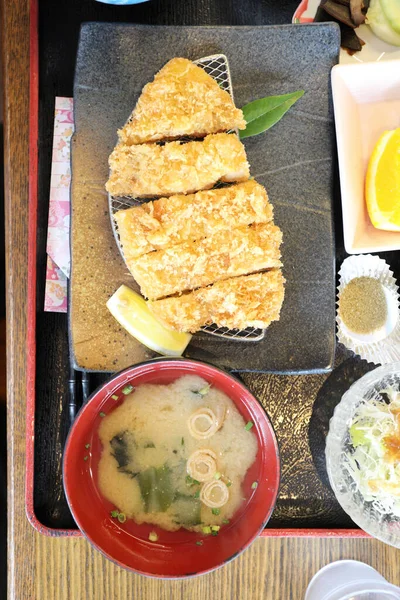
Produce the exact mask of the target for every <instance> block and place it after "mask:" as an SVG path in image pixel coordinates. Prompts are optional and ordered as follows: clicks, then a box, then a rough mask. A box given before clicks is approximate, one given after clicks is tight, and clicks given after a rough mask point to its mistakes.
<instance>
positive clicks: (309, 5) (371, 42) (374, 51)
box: [292, 0, 400, 64]
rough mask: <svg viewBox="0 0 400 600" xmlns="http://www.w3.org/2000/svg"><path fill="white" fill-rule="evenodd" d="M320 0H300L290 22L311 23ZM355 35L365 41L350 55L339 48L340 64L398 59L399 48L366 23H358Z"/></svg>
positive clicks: (399, 56) (399, 54)
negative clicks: (383, 39) (387, 41)
mask: <svg viewBox="0 0 400 600" xmlns="http://www.w3.org/2000/svg"><path fill="white" fill-rule="evenodd" d="M320 1H321V0H302V2H300V4H299V6H298V7H297V9H296V12H295V13H294V15H293V18H292V23H312V22H313V21H314V17H315V14H316V12H317V9H318V6H319V5H320ZM356 32H357V35H358V36H359V37H360V38H361V39H362V40H363V41H364V42H365V46H363V47H362V49H361V50H360V52H356V53H355V54H352V55H350V54H349V53H348V52H346V50H343V48H342V49H341V50H340V59H339V62H340V64H354V63H360V62H372V61H383V60H385V61H386V60H396V59H400V48H399V47H398V46H392V45H391V44H386V42H384V41H382V40H380V39H379V38H378V37H377V36H376V35H375V34H374V33H373V31H372V30H371V28H370V27H368V25H360V27H358V28H357V30H356Z"/></svg>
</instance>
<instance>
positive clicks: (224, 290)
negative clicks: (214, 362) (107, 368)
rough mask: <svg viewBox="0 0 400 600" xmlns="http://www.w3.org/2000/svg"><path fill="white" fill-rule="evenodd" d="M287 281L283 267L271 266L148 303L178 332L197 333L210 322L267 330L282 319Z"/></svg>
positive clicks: (239, 327) (223, 325)
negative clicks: (275, 267) (252, 273)
mask: <svg viewBox="0 0 400 600" xmlns="http://www.w3.org/2000/svg"><path fill="white" fill-rule="evenodd" d="M284 283H285V279H284V278H283V275H282V272H281V270H280V269H272V270H271V271H265V272H264V273H255V274H254V275H244V276H242V277H234V278H232V279H225V281H219V282H218V283H214V285H211V286H209V287H205V288H200V289H199V290H195V291H194V292H189V293H186V294H183V295H182V296H175V297H172V298H164V299H163V300H156V301H155V302H149V303H148V305H149V307H150V309H151V310H152V311H153V313H154V314H155V316H156V317H157V318H158V319H160V321H161V322H162V323H163V324H164V325H165V326H166V327H169V328H172V329H175V330H177V331H185V332H191V333H195V332H196V331H198V330H199V329H200V328H201V327H204V326H205V325H210V324H211V323H215V324H216V325H218V327H228V329H246V327H260V328H261V329H265V328H266V327H268V325H269V324H270V323H271V322H272V321H279V317H280V311H281V306H282V303H283V298H284V294H285V290H284Z"/></svg>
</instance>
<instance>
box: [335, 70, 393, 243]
mask: <svg viewBox="0 0 400 600" xmlns="http://www.w3.org/2000/svg"><path fill="white" fill-rule="evenodd" d="M332 92H333V104H334V111H335V125H336V139H337V149H338V157H339V171H340V189H341V196H342V212H343V232H344V245H345V248H346V251H347V252H348V253H349V254H357V253H365V252H383V251H387V250H399V249H400V233H399V232H393V231H382V230H380V229H375V227H374V226H373V225H372V223H371V221H370V218H369V216H368V212H367V207H366V204H365V195H364V185H365V174H366V171H367V166H368V161H369V158H370V156H371V154H372V151H373V149H374V147H375V144H376V142H377V141H378V139H379V137H380V135H381V134H382V133H383V132H384V131H385V130H389V129H396V128H397V127H400V60H396V61H387V62H383V63H379V64H378V63H376V62H370V63H363V64H360V63H354V64H350V65H349V64H346V65H343V64H341V65H336V66H335V67H333V69H332Z"/></svg>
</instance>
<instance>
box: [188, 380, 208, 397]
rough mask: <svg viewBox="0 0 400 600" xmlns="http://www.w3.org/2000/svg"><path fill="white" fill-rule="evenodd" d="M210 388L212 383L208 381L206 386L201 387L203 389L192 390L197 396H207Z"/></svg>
mask: <svg viewBox="0 0 400 600" xmlns="http://www.w3.org/2000/svg"><path fill="white" fill-rule="evenodd" d="M210 388H211V383H208V384H207V385H206V386H205V387H203V388H201V390H192V392H193V394H196V395H197V396H205V395H206V394H208V392H209V391H210Z"/></svg>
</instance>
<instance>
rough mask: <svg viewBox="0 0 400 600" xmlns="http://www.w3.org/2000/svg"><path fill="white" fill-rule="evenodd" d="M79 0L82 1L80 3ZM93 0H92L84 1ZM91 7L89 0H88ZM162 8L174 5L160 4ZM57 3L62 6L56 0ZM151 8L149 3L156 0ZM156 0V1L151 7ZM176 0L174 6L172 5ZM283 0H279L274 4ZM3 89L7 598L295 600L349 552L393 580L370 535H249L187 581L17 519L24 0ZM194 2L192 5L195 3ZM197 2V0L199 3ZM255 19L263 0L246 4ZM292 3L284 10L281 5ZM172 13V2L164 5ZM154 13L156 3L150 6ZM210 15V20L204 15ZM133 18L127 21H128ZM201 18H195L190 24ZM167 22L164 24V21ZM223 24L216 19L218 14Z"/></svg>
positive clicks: (12, 30) (237, 10) (209, 8)
mask: <svg viewBox="0 0 400 600" xmlns="http://www.w3.org/2000/svg"><path fill="white" fill-rule="evenodd" d="M85 1H86V0H82V2H85ZM90 1H92V0H90ZM88 3H89V0H87V2H86V4H88ZM164 3H165V4H169V6H170V8H171V7H173V5H174V3H173V2H170V3H168V0H165V2H164ZM56 4H59V5H60V6H61V8H63V7H64V9H67V8H68V2H67V1H66V2H62V1H61V0H60V1H58V2H57V3H56ZM154 4H157V2H156V0H154ZM158 4H163V2H161V3H158ZM177 4H178V2H177ZM184 4H185V6H189V5H190V7H191V11H190V10H189V8H187V10H186V12H183V13H182V15H181V14H179V15H178V12H177V16H176V18H175V20H171V22H175V23H179V22H186V23H190V22H191V21H190V15H191V14H193V11H194V10H198V12H199V15H200V14H201V15H204V22H205V23H208V22H220V20H219V19H218V18H217V17H216V16H215V15H217V14H219V13H218V10H217V9H218V7H217V6H216V5H217V4H218V3H217V2H211V1H210V2H209V3H207V2H201V1H198V2H195V1H194V0H193V2H188V3H184ZM243 4H244V3H241V2H240V1H238V2H232V3H229V11H230V12H229V14H228V13H227V20H226V21H225V22H229V20H231V21H232V22H237V23H239V24H245V23H248V22H251V21H247V20H246V19H247V15H246V13H245V12H244V11H243ZM288 4H291V5H293V3H287V2H286V3H285V2H282V3H281V8H282V10H284V9H285V7H286V11H287V10H288ZM2 5H3V6H2V8H3V11H2V43H3V60H4V85H5V176H6V206H5V213H6V214H5V219H6V258H7V279H6V281H7V351H8V357H7V370H8V411H9V412H8V450H9V456H8V460H9V463H8V502H9V511H8V527H9V532H8V535H9V598H10V599H13V600H31V599H37V600H61V599H64V598H65V599H68V600H80V599H82V600H91V599H96V600H103V599H109V600H119V599H121V600H127V599H131V598H132V599H133V598H135V599H138V598H140V599H141V600H164V599H165V600H167V599H170V600H172V599H176V598H182V599H186V598H193V599H199V600H200V599H201V600H203V599H207V600H208V599H214V598H215V599H217V598H218V599H219V600H220V599H221V600H222V599H223V600H225V599H226V600H228V599H240V600H247V599H257V600H258V599H261V598H263V599H265V600H292V599H293V600H300V599H302V598H303V595H304V591H305V589H306V586H307V584H308V581H309V580H310V578H311V577H312V575H313V574H314V573H315V572H316V571H317V570H318V569H319V568H320V567H322V566H323V565H325V564H327V563H329V562H330V561H333V560H337V559H342V558H352V559H358V560H362V561H365V562H367V563H369V564H371V565H372V566H374V567H376V568H377V569H378V570H379V571H380V572H381V573H382V574H383V575H384V576H385V577H386V578H387V579H388V580H390V581H391V582H393V583H395V584H397V585H400V568H399V558H400V554H399V552H398V551H397V550H395V549H394V548H390V547H389V546H385V545H384V544H382V543H380V542H377V541H375V540H371V539H363V540H356V539H355V540H340V539H304V538H303V539H268V538H263V539H259V540H257V541H256V542H255V543H254V544H253V546H252V547H251V548H250V549H249V550H247V551H246V552H245V553H244V554H243V555H242V556H241V557H239V558H238V559H237V560H235V561H234V562H233V563H231V564H229V565H228V566H226V567H224V568H223V569H220V570H218V571H216V572H214V573H212V574H210V575H206V576H203V577H201V578H196V579H193V580H189V581H171V582H170V581H158V580H151V579H146V578H144V577H140V576H135V575H132V574H130V573H127V572H125V571H124V570H122V569H119V568H118V567H116V566H115V565H114V564H113V563H111V562H109V561H107V560H105V559H103V557H102V556H101V555H100V554H99V553H98V552H96V551H95V550H93V549H92V548H91V546H90V545H89V544H88V543H87V542H86V541H85V540H83V539H65V538H64V539H55V538H46V537H44V536H41V535H39V534H38V533H36V532H35V531H34V530H33V528H32V527H31V526H30V524H29V523H28V521H27V519H26V517H25V509H24V477H25V456H24V454H25V399H26V393H25V375H26V371H25V365H26V347H25V339H26V332H27V321H26V292H27V250H28V248H27V224H28V218H27V208H28V103H27V98H28V94H29V43H28V40H29V0H13V1H12V2H10V1H7V0H3V1H2ZM195 5H196V6H195ZM197 5H198V6H197ZM247 6H251V7H252V10H253V12H252V14H253V16H254V14H255V15H256V16H257V15H258V17H257V18H258V19H259V20H260V19H262V16H263V11H265V10H266V8H265V4H264V2H263V1H262V0H252V1H251V2H247ZM289 8H291V7H289ZM171 9H172V8H171ZM153 12H154V7H153ZM210 15H211V16H210ZM132 20H133V19H132ZM199 20H200V21H201V19H200V18H199V19H198V21H199ZM162 22H169V21H166V20H164V21H162ZM221 22H224V19H222V20H221Z"/></svg>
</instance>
